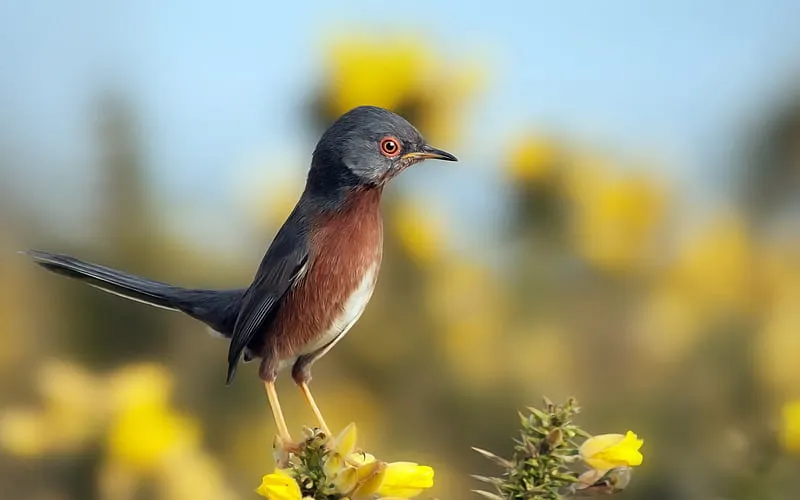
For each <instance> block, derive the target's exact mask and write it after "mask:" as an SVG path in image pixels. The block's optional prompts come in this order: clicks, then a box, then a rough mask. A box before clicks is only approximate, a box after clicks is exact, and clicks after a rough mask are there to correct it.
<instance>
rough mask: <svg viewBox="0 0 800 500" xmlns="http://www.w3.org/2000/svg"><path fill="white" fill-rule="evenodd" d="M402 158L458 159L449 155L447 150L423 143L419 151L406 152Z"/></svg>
mask: <svg viewBox="0 0 800 500" xmlns="http://www.w3.org/2000/svg"><path fill="white" fill-rule="evenodd" d="M403 158H410V159H415V160H445V161H458V158H456V157H455V156H453V155H451V154H450V153H448V152H447V151H443V150H441V149H436V148H434V147H433V146H428V145H427V144H425V145H424V146H422V148H421V150H420V151H414V152H411V153H406V154H404V155H403Z"/></svg>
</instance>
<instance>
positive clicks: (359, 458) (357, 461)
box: [347, 451, 375, 467]
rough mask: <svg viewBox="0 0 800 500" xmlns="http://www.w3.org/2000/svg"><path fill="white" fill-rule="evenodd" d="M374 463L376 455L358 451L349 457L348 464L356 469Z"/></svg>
mask: <svg viewBox="0 0 800 500" xmlns="http://www.w3.org/2000/svg"><path fill="white" fill-rule="evenodd" d="M374 461H375V455H373V454H371V453H367V452H365V451H357V452H355V453H351V454H350V456H348V457H347V463H349V464H350V465H354V466H356V467H360V466H362V465H365V464H368V463H370V462H374Z"/></svg>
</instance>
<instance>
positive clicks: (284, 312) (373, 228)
mask: <svg viewBox="0 0 800 500" xmlns="http://www.w3.org/2000/svg"><path fill="white" fill-rule="evenodd" d="M380 197H381V191H380V190H379V189H376V188H360V189H358V190H356V191H354V192H353V193H352V194H351V195H350V196H349V198H348V199H347V200H346V201H345V203H344V204H343V206H342V207H341V208H340V209H339V210H338V211H336V212H332V213H330V214H325V215H323V216H321V217H320V218H319V219H318V220H317V221H314V226H313V227H314V228H313V230H312V235H311V241H310V249H309V251H310V254H309V261H308V267H307V268H306V270H305V273H304V275H303V277H302V278H301V279H300V280H299V281H298V284H297V285H296V286H295V287H294V289H292V291H291V292H289V294H288V295H287V296H286V297H285V299H284V302H283V304H282V305H281V307H280V308H279V310H278V312H277V313H276V316H275V319H274V320H273V322H272V323H271V325H270V332H269V334H268V335H267V339H268V341H267V342H268V345H266V346H265V348H266V349H267V350H268V351H269V352H265V353H264V354H267V355H266V356H264V357H265V358H269V357H272V359H273V360H274V361H277V362H278V364H279V366H277V367H275V368H276V369H279V368H281V367H283V366H285V365H286V364H288V363H291V362H293V361H294V360H295V359H296V358H297V357H298V356H299V355H302V354H309V352H311V351H314V350H316V349H318V348H320V347H322V346H324V345H325V344H327V343H328V339H327V338H323V337H326V336H330V335H331V334H332V333H333V334H334V335H333V337H335V336H336V334H335V333H336V332H332V330H336V329H337V328H338V326H337V325H338V323H339V322H340V321H341V317H342V315H343V314H344V313H346V311H345V310H346V308H347V307H351V306H352V300H351V298H352V297H353V296H354V294H355V295H358V293H363V289H364V287H365V281H369V280H372V283H371V284H367V285H369V289H368V292H369V294H371V292H372V286H374V280H375V279H376V278H377V275H378V268H379V266H380V261H381V256H382V249H383V223H382V221H381V214H380ZM365 278H366V279H365ZM368 299H369V295H367V297H366V300H368ZM348 301H349V302H348ZM330 340H333V338H331V339H330ZM270 354H271V356H269V355H270Z"/></svg>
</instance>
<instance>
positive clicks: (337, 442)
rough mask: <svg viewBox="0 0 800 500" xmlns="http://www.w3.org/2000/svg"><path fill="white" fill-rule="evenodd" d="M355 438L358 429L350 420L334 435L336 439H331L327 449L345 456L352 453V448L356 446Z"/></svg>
mask: <svg viewBox="0 0 800 500" xmlns="http://www.w3.org/2000/svg"><path fill="white" fill-rule="evenodd" d="M357 439H358V429H357V428H356V424H354V423H352V422H351V423H350V424H349V425H348V426H347V427H345V428H344V429H342V431H341V432H340V433H339V435H338V436H336V439H334V440H333V442H332V443H331V446H330V447H329V449H330V450H331V451H332V452H333V453H338V454H339V455H340V456H342V457H346V456H348V455H350V454H351V453H353V450H354V449H355V448H356V440H357Z"/></svg>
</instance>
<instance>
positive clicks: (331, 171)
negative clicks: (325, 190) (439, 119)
mask: <svg viewBox="0 0 800 500" xmlns="http://www.w3.org/2000/svg"><path fill="white" fill-rule="evenodd" d="M427 159H435V160H447V161H458V160H457V159H456V157H455V156H453V155H452V154H450V153H448V152H446V151H442V150H441V149H436V148H434V147H433V146H431V145H429V144H428V143H426V142H425V139H423V138H422V135H421V134H420V133H419V131H417V129H416V128H414V126H413V125H411V124H410V123H409V122H408V121H406V119H405V118H403V117H401V116H399V115H397V114H395V113H392V112H391V111H389V110H386V109H382V108H378V107H374V106H360V107H358V108H354V109H352V110H350V111H348V112H347V113H345V114H344V115H342V116H341V117H340V118H339V119H338V120H336V122H334V124H333V125H331V126H330V128H328V130H327V131H325V133H324V134H323V135H322V138H321V139H320V141H319V143H318V144H317V147H316V149H315V150H314V160H313V162H312V168H311V173H312V175H313V174H315V170H316V171H317V172H316V174H317V175H319V176H321V177H331V176H332V175H336V174H338V175H337V177H338V176H345V177H351V176H352V177H351V178H352V179H354V180H356V181H357V183H359V184H366V185H377V186H380V185H383V184H384V183H386V182H387V181H388V180H389V179H391V178H393V177H395V176H396V175H397V174H399V173H400V172H402V171H403V170H405V169H406V168H408V167H410V166H411V165H413V164H415V163H419V162H421V161H423V160H427ZM342 169H344V170H345V171H339V172H336V170H342ZM323 170H327V172H323Z"/></svg>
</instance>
